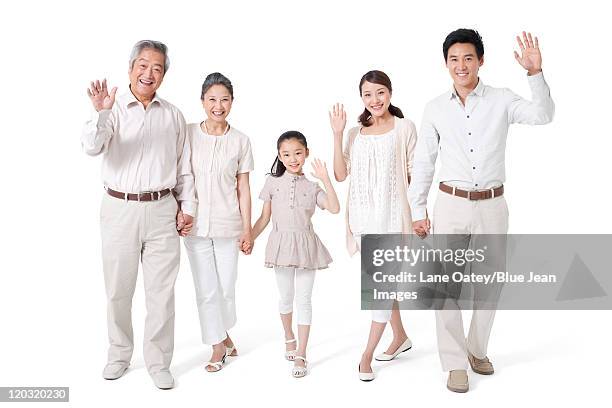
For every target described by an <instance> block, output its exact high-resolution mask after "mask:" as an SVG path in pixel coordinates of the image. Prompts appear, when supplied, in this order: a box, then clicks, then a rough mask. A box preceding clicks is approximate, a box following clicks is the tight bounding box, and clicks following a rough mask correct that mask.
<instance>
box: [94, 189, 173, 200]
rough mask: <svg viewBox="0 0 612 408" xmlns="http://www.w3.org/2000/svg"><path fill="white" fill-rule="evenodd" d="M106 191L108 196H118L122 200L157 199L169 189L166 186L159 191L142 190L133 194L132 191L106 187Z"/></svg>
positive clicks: (168, 192)
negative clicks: (123, 191) (126, 191)
mask: <svg viewBox="0 0 612 408" xmlns="http://www.w3.org/2000/svg"><path fill="white" fill-rule="evenodd" d="M106 192H107V193H108V195H109V196H111V197H115V198H120V199H122V200H129V201H157V200H159V199H161V198H164V197H165V196H167V195H168V194H170V189H169V188H167V189H165V190H161V191H144V192H142V193H138V194H134V193H122V192H120V191H115V190H111V189H110V188H106Z"/></svg>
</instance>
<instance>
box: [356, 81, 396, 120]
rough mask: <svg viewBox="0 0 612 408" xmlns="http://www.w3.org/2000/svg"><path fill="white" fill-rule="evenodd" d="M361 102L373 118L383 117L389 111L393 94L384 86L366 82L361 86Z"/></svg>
mask: <svg viewBox="0 0 612 408" xmlns="http://www.w3.org/2000/svg"><path fill="white" fill-rule="evenodd" d="M361 100H362V101H363V104H364V106H365V108H366V109H367V110H368V111H369V112H370V114H371V115H372V116H383V115H384V114H385V112H387V111H388V110H389V105H390V104H391V92H389V88H387V87H386V86H384V85H381V84H373V83H371V82H368V81H366V82H364V83H363V85H361Z"/></svg>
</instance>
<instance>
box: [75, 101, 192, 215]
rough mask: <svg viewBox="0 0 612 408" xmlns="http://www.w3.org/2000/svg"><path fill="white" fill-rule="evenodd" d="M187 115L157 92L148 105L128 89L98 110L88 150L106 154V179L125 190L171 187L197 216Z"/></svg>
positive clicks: (89, 128)
mask: <svg viewBox="0 0 612 408" xmlns="http://www.w3.org/2000/svg"><path fill="white" fill-rule="evenodd" d="M185 128H186V125H185V119H184V118H183V114H182V113H181V112H180V111H179V110H178V108H176V107H175V106H174V105H172V104H170V103H169V102H167V101H166V100H164V99H162V98H160V97H158V96H157V94H156V95H155V97H154V98H153V100H152V101H151V102H150V103H149V105H148V106H147V108H146V109H145V108H144V106H143V105H142V103H140V102H139V101H138V100H137V99H136V97H135V96H134V95H133V94H132V93H131V92H127V93H125V94H123V95H120V96H118V97H117V99H116V100H115V104H114V105H113V107H112V109H104V110H101V111H100V112H95V114H94V115H93V117H92V119H91V120H89V121H88V122H87V123H86V124H85V128H84V129H83V135H82V137H81V145H82V147H83V150H84V151H85V153H87V154H89V155H92V156H96V155H99V154H101V153H104V158H103V160H102V181H103V182H104V185H105V186H106V187H108V188H111V189H113V190H116V191H120V192H122V193H140V192H145V191H161V190H164V189H166V188H169V189H173V190H174V192H175V193H176V198H177V200H178V201H179V202H180V203H181V208H182V210H183V212H185V213H186V214H189V215H194V214H195V209H196V199H195V191H194V181H193V173H192V171H191V162H190V160H191V149H190V146H189V142H188V140H187V138H186V136H185Z"/></svg>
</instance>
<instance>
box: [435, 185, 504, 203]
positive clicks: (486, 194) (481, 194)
mask: <svg viewBox="0 0 612 408" xmlns="http://www.w3.org/2000/svg"><path fill="white" fill-rule="evenodd" d="M440 190H442V191H444V192H445V193H448V194H450V195H455V196H457V197H461V198H467V199H468V200H488V199H489V198H495V197H499V196H501V195H503V194H504V185H503V184H502V185H501V186H499V187H495V188H491V189H489V190H480V191H467V190H461V189H459V188H456V187H451V186H447V185H446V184H444V183H440Z"/></svg>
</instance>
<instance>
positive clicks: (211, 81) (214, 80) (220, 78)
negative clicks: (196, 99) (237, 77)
mask: <svg viewBox="0 0 612 408" xmlns="http://www.w3.org/2000/svg"><path fill="white" fill-rule="evenodd" d="M213 85H223V86H224V87H225V88H227V90H228V92H229V93H230V96H231V97H232V99H234V87H233V86H232V82H231V81H230V80H229V79H228V78H227V77H226V76H225V75H223V74H221V73H219V72H213V73H212V74H208V76H207V77H206V79H205V80H204V83H203V84H202V96H201V97H200V99H204V94H205V93H206V92H208V90H209V89H210V88H211V87H212V86H213Z"/></svg>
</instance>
